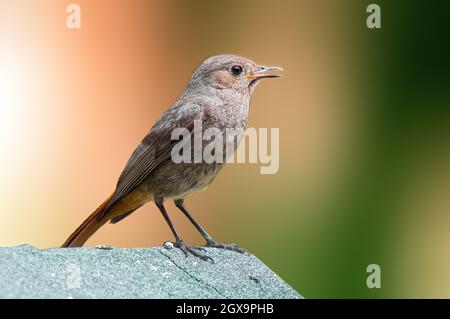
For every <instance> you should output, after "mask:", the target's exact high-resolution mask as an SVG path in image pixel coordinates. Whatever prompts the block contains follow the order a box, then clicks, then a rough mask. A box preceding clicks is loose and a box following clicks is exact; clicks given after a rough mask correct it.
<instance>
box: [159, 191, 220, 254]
mask: <svg viewBox="0 0 450 319" xmlns="http://www.w3.org/2000/svg"><path fill="white" fill-rule="evenodd" d="M155 204H156V206H157V207H158V208H159V210H160V212H161V214H162V215H163V217H164V219H165V220H166V222H167V225H169V227H170V230H171V231H172V233H173V235H174V237H175V240H176V241H175V243H174V246H175V247H177V248H180V249H181V250H182V251H183V252H184V254H185V255H186V257H187V256H188V253H190V254H192V255H194V256H196V257H198V258H200V259H202V260H204V261H208V260H211V261H213V260H212V259H211V257H208V256H206V255H204V254H201V253H199V252H198V250H199V249H197V248H194V247H191V246H188V245H186V244H185V243H184V241H183V240H182V239H181V237H180V235H179V234H178V232H177V230H176V229H175V227H174V226H173V223H172V221H171V220H170V218H169V215H168V214H167V211H166V208H165V207H164V204H163V199H158V200H156V201H155Z"/></svg>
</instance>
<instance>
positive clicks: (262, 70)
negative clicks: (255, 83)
mask: <svg viewBox="0 0 450 319" xmlns="http://www.w3.org/2000/svg"><path fill="white" fill-rule="evenodd" d="M268 71H283V69H282V68H280V67H278V66H264V65H260V66H258V67H257V68H256V70H255V71H253V72H251V73H249V74H247V75H245V77H246V78H247V79H252V80H259V79H263V78H279V77H280V76H281V75H279V74H270V73H266V72H268Z"/></svg>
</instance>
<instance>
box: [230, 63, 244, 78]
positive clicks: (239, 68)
mask: <svg viewBox="0 0 450 319" xmlns="http://www.w3.org/2000/svg"><path fill="white" fill-rule="evenodd" d="M230 71H231V73H232V74H233V75H236V76H238V75H241V74H242V66H240V65H233V66H232V67H231V69H230Z"/></svg>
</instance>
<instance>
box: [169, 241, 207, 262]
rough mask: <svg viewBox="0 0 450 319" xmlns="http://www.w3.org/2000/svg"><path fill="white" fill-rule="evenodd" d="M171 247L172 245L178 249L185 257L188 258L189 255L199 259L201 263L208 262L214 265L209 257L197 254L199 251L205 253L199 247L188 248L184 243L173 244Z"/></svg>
mask: <svg viewBox="0 0 450 319" xmlns="http://www.w3.org/2000/svg"><path fill="white" fill-rule="evenodd" d="M173 245H174V247H176V248H179V249H180V250H181V251H182V252H183V253H184V255H185V256H186V257H188V256H189V254H191V255H193V256H194V257H197V258H200V259H201V260H203V261H210V262H211V263H213V264H214V260H213V259H212V258H211V257H209V256H207V255H205V254H201V253H199V252H198V251H199V250H200V251H205V249H203V248H201V247H192V246H188V245H186V244H185V243H184V242H175V243H173Z"/></svg>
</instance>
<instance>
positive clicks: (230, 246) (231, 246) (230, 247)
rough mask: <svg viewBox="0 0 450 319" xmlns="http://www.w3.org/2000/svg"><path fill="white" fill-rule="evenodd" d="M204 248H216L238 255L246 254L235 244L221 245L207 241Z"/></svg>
mask: <svg viewBox="0 0 450 319" xmlns="http://www.w3.org/2000/svg"><path fill="white" fill-rule="evenodd" d="M206 247H212V248H218V249H224V250H230V251H235V252H237V253H240V254H246V253H247V251H246V250H245V249H242V248H241V247H239V246H238V245H236V244H222V243H219V242H217V241H215V240H208V242H207V244H206Z"/></svg>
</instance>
